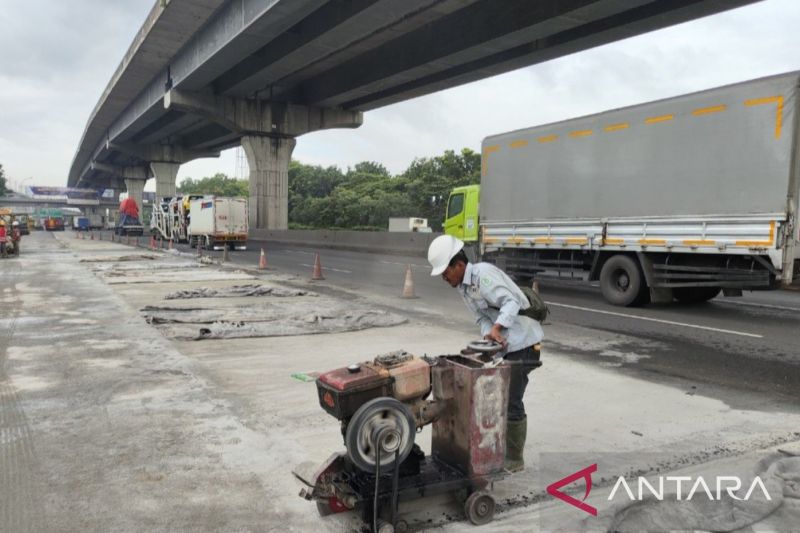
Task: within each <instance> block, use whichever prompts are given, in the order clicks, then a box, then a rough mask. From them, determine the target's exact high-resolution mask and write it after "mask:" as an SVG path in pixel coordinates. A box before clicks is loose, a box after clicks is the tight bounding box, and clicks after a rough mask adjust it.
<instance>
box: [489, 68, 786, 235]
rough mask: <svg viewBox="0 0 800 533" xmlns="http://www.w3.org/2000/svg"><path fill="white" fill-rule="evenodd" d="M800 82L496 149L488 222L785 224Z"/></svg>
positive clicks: (613, 117)
mask: <svg viewBox="0 0 800 533" xmlns="http://www.w3.org/2000/svg"><path fill="white" fill-rule="evenodd" d="M799 77H800V76H798V74H797V73H792V74H788V75H782V76H775V77H772V78H766V79H763V80H755V81H752V82H747V83H741V84H737V85H732V86H728V87H722V88H719V89H713V90H709V91H704V92H701V93H696V94H691V95H687V96H680V97H676V98H671V99H668V100H663V101H659V102H654V103H649V104H644V105H639V106H634V107H629V108H624V109H619V110H614V111H608V112H606V113H600V114H597V115H592V116H589V117H584V118H578V119H574V120H568V121H565V122H560V123H557V124H549V125H545V126H539V127H535V128H530V129H525V130H518V131H514V132H511V133H506V134H502V135H496V136H492V137H489V138H487V139H486V140H485V141H484V143H483V157H484V158H485V164H484V171H485V172H484V174H483V176H482V189H483V191H484V195H483V198H482V202H481V209H482V212H481V217H482V221H483V222H486V223H493V222H499V221H526V220H533V219H571V218H595V217H643V216H674V215H676V214H682V215H740V214H748V213H749V214H763V213H781V212H785V211H786V200H787V189H788V185H789V177H790V174H791V170H790V169H791V164H792V152H793V149H794V146H795V144H796V134H795V113H796V102H797V89H798V78H799ZM794 185H795V191H793V192H794V193H795V202H796V193H797V191H796V185H797V184H796V183H795V184H794ZM487 190H488V191H491V194H486V192H485V191H487Z"/></svg>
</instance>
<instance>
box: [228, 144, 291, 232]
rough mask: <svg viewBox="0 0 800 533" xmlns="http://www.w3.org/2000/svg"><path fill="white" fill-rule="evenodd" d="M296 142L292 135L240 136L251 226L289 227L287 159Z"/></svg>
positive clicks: (264, 227)
mask: <svg viewBox="0 0 800 533" xmlns="http://www.w3.org/2000/svg"><path fill="white" fill-rule="evenodd" d="M295 144H297V141H296V140H295V139H294V138H292V137H265V136H258V135H249V136H245V137H242V148H244V152H245V154H246V155H247V164H248V165H249V166H250V202H249V210H250V228H251V229H287V228H288V227H289V161H291V158H292V151H293V150H294V147H295Z"/></svg>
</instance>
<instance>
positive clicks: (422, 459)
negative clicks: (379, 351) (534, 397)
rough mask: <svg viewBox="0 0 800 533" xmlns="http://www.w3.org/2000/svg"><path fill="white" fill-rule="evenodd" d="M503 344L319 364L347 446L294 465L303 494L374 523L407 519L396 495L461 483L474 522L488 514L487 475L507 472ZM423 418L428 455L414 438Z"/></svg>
mask: <svg viewBox="0 0 800 533" xmlns="http://www.w3.org/2000/svg"><path fill="white" fill-rule="evenodd" d="M500 350H501V347H500V345H498V344H495V343H491V342H486V341H476V342H474V343H471V344H470V345H469V347H468V349H466V350H463V351H462V352H461V354H458V355H444V356H440V357H434V358H428V357H426V358H420V357H417V356H414V355H412V354H409V353H407V352H405V351H402V350H399V351H396V352H391V353H388V354H383V355H379V356H377V357H376V358H375V359H374V360H372V361H368V362H364V363H358V364H354V365H350V366H347V367H344V368H339V369H336V370H332V371H330V372H326V373H323V374H321V375H320V376H319V378H317V380H316V384H317V396H318V400H319V403H320V406H321V407H322V408H323V409H324V410H325V411H326V412H327V413H329V414H330V415H332V416H333V417H335V418H336V419H337V420H339V421H340V424H341V431H342V435H343V437H344V444H345V451H344V452H337V453H334V454H333V455H332V456H331V457H330V458H329V459H328V460H327V461H325V462H324V463H323V464H322V465H320V466H319V467H318V468H316V469H314V470H311V469H308V468H307V467H308V466H309V465H301V466H300V467H298V468H297V469H295V475H296V476H297V478H298V479H299V480H300V481H301V482H302V483H304V484H305V487H304V488H303V490H301V492H300V495H301V496H302V497H303V498H305V499H307V500H311V501H315V502H316V503H317V510H318V512H319V513H320V514H321V515H327V514H331V513H335V512H344V511H351V510H356V511H360V512H361V515H362V518H363V520H364V522H365V523H366V524H369V526H370V527H371V530H372V531H373V532H377V531H380V532H390V531H394V530H398V531H402V530H404V529H406V528H407V526H408V524H406V523H405V521H404V520H403V519H402V518H401V516H400V514H399V507H398V504H399V502H401V501H406V500H410V499H414V498H419V497H423V496H430V495H434V494H438V493H461V494H462V496H464V511H465V514H466V516H467V518H469V520H470V521H471V522H473V523H474V524H485V523H487V522H489V521H491V520H492V517H493V514H494V508H495V501H494V498H493V497H492V495H491V494H490V492H489V490H490V487H491V484H492V483H493V482H495V481H498V480H500V479H502V478H503V477H505V476H506V475H507V473H508V472H507V471H506V470H505V468H504V465H505V450H506V409H507V402H508V384H509V379H510V375H511V372H510V368H511V367H510V365H511V364H515V363H513V362H507V361H504V360H503V359H502V355H503V354H502V353H501V351H500ZM540 364H541V363H539V362H538V361H537V362H536V363H535V364H533V365H531V369H533V368H536V367H538V366H539V365H540ZM428 396H430V398H428ZM429 424H430V425H432V439H431V453H430V455H425V453H424V452H423V451H422V449H421V447H420V446H419V444H417V443H415V442H414V440H415V436H416V435H417V432H418V430H419V429H421V428H422V427H423V426H426V425H429Z"/></svg>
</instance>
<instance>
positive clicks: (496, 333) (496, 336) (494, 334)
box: [483, 324, 508, 349]
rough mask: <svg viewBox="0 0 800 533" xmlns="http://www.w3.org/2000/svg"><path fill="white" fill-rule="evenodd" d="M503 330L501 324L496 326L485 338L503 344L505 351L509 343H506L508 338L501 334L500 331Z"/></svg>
mask: <svg viewBox="0 0 800 533" xmlns="http://www.w3.org/2000/svg"><path fill="white" fill-rule="evenodd" d="M502 328H503V326H501V325H500V324H494V325H493V326H492V329H491V330H490V331H489V333H487V334H486V335H484V337H483V338H484V339H486V340H490V341H494V342H496V343H498V344H501V345H502V346H503V349H505V348H506V347H507V346H508V342H506V338H505V337H503V334H502V333H500V330H501V329H502Z"/></svg>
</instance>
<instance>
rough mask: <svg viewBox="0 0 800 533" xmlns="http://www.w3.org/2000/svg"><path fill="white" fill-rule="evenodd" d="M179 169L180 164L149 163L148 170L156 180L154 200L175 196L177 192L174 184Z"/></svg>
mask: <svg viewBox="0 0 800 533" xmlns="http://www.w3.org/2000/svg"><path fill="white" fill-rule="evenodd" d="M179 168H181V164H180V163H171V162H166V161H152V162H151V163H150V170H152V171H153V175H154V176H155V178H156V198H164V197H165V196H170V197H171V196H175V193H176V192H177V188H176V186H175V183H176V180H177V177H178V169H179Z"/></svg>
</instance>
